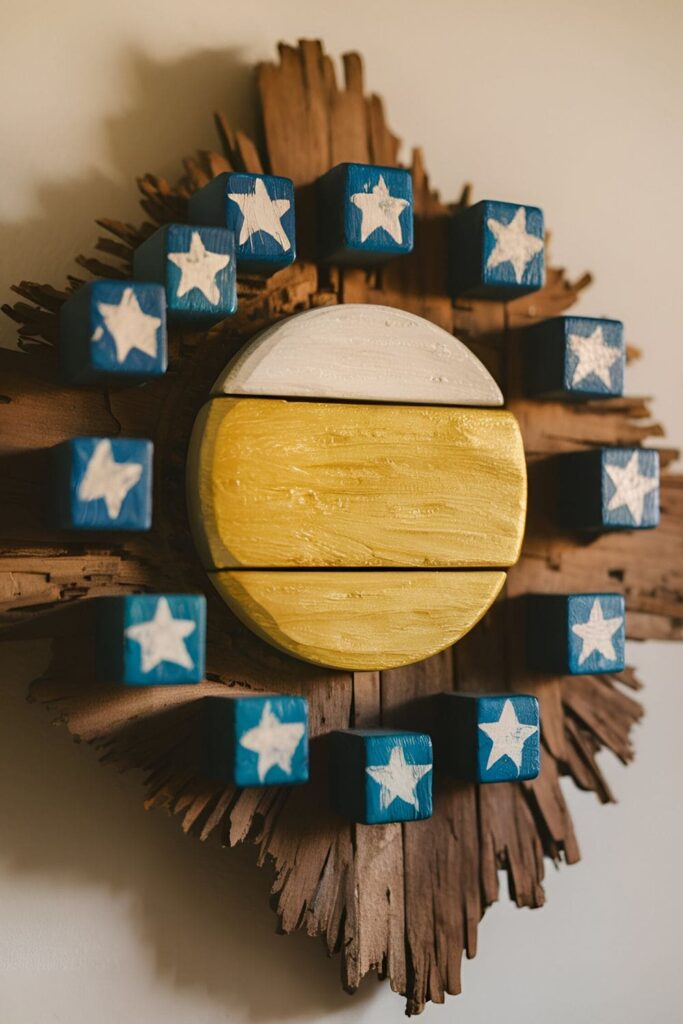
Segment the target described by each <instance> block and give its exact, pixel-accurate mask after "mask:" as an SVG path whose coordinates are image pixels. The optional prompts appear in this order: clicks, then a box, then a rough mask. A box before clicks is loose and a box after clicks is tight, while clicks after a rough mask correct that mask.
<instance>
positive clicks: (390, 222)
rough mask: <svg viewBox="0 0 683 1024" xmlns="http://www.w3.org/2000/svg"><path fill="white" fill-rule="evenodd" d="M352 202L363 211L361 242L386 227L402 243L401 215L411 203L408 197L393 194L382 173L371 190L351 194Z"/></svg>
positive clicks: (395, 239)
mask: <svg viewBox="0 0 683 1024" xmlns="http://www.w3.org/2000/svg"><path fill="white" fill-rule="evenodd" d="M351 202H352V203H353V205H354V206H357V207H358V209H359V210H360V212H361V225H360V240H361V242H364V241H365V240H366V239H367V238H369V237H370V235H371V234H372V233H373V231H378V230H379V228H384V230H385V231H386V232H387V234H388V235H390V236H391V237H392V238H393V240H394V241H395V242H397V243H398V244H399V245H401V244H402V242H403V229H402V227H401V221H400V217H401V214H402V213H403V211H404V210H405V208H406V206H409V205H410V203H409V201H408V200H407V199H399V198H398V196H392V195H391V194H390V193H389V189H388V188H387V184H386V182H385V180H384V178H383V177H382V175H380V178H379V181H378V182H377V184H376V185H375V187H374V188H373V189H372V190H371V191H370V192H355V193H354V194H353V195H352V196H351Z"/></svg>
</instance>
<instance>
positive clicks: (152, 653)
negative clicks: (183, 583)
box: [125, 597, 197, 672]
mask: <svg viewBox="0 0 683 1024" xmlns="http://www.w3.org/2000/svg"><path fill="white" fill-rule="evenodd" d="M196 628H197V623H196V622H194V621H193V620H192V619H174V618H173V613H172V612H171V606H170V605H169V603H168V601H167V600H166V598H165V597H160V598H159V600H158V602H157V606H156V610H155V612H154V618H153V619H148V620H147V622H138V623H136V624H135V625H134V626H129V627H128V629H126V631H125V633H126V636H127V637H130V639H131V640H134V641H135V642H136V643H138V644H140V667H141V668H142V671H143V672H151V671H152V669H153V668H156V667H157V665H161V663H162V662H163V661H169V662H170V663H171V664H172V665H181V666H182V668H188V669H190V668H194V661H193V660H192V658H191V657H190V652H189V651H188V649H187V646H186V644H185V638H186V637H188V636H190V635H191V634H192V633H194V631H195V629H196Z"/></svg>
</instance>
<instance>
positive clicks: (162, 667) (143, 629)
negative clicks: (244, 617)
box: [95, 594, 206, 686]
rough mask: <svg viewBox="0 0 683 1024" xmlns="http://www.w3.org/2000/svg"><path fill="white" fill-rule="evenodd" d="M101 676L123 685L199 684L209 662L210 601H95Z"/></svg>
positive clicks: (187, 597) (155, 597) (130, 597)
mask: <svg viewBox="0 0 683 1024" xmlns="http://www.w3.org/2000/svg"><path fill="white" fill-rule="evenodd" d="M95 601H96V623H97V626H96V631H97V652H96V666H97V677H98V679H100V680H101V681H102V682H107V683H120V684H122V685H124V686H169V685H176V686H178V685H187V684H189V683H199V682H201V681H202V679H203V678H204V665H205V660H206V598H205V597H204V596H203V595H201V594H124V595H121V596H116V597H104V598H95Z"/></svg>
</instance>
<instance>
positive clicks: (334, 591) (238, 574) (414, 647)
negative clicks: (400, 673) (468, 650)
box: [211, 569, 505, 671]
mask: <svg viewBox="0 0 683 1024" xmlns="http://www.w3.org/2000/svg"><path fill="white" fill-rule="evenodd" d="M211 579H212V581H213V584H214V586H215V587H216V589H217V590H218V592H219V594H220V595H221V596H222V597H223V598H224V600H225V601H226V602H227V603H228V605H229V606H230V608H231V609H232V611H233V612H234V613H235V614H236V615H237V616H238V618H240V619H241V620H242V622H244V623H245V624H246V625H247V626H249V628H250V629H253V631H254V632H255V633H256V634H258V636H261V637H263V638H264V639H265V640H268V641H269V642H270V643H272V644H275V646H276V647H279V648H280V650H283V651H286V652H287V653H288V654H292V655H294V656H295V657H297V658H303V660H304V661H310V662H313V663H314V664H316V665H325V666H327V667H328V668H343V669H349V670H358V671H374V670H379V669H386V668H395V667H396V666H398V665H408V664H411V663H412V662H415V661H420V660H422V659H423V658H428V657H430V656H431V655H432V654H436V653H437V652H438V651H442V650H443V649H444V648H445V647H449V646H450V645H451V644H453V643H455V642H456V641H457V640H459V639H460V637H461V636H463V635H464V634H465V633H467V632H468V631H469V630H470V629H471V628H472V627H473V626H474V625H475V624H476V623H477V622H478V621H479V619H480V618H481V616H482V615H483V614H484V613H485V612H486V611H487V610H488V608H490V606H491V604H492V603H493V601H494V600H495V599H496V597H497V596H498V594H499V593H500V589H501V587H502V586H503V583H504V582H505V573H504V572H447V571H440V572H424V571H412V572H411V571H408V572H404V571H401V570H397V571H393V572H364V571H354V572H343V571H336V572H324V571H320V570H318V571H316V572H298V571H286V572H277V571H276V572H273V571H259V570H255V569H250V570H242V571H240V570H237V571H232V572H227V571H226V572H216V573H212V574H211Z"/></svg>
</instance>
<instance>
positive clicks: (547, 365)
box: [523, 316, 626, 399]
mask: <svg viewBox="0 0 683 1024" xmlns="http://www.w3.org/2000/svg"><path fill="white" fill-rule="evenodd" d="M523 353H524V356H523V362H524V390H525V392H526V394H528V395H533V396H535V397H542V398H557V399H581V398H601V397H606V396H610V395H621V394H623V390H624V364H625V361H626V353H625V348H624V328H623V324H621V323H620V322H619V321H618V320H604V319H601V320H598V319H595V318H593V317H587V316H558V317H554V318H553V319H552V320H545V321H543V322H542V323H540V324H537V325H536V326H534V327H530V328H529V329H528V330H527V331H525V332H524V348H523Z"/></svg>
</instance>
